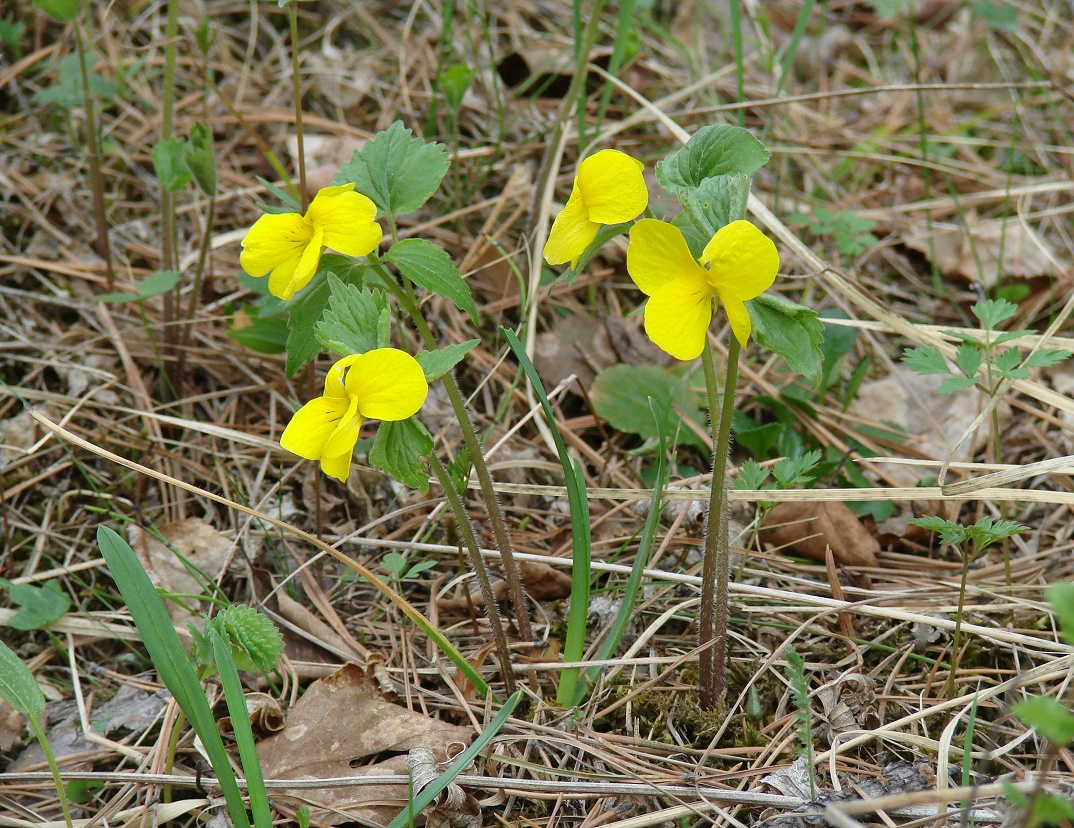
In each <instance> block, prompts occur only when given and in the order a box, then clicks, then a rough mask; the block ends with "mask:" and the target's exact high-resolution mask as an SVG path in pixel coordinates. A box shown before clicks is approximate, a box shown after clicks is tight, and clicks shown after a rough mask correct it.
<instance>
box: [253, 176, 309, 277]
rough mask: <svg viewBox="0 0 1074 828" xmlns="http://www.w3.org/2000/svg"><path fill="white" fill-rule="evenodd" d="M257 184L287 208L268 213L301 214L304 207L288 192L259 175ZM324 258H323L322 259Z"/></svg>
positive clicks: (262, 207) (262, 206)
mask: <svg viewBox="0 0 1074 828" xmlns="http://www.w3.org/2000/svg"><path fill="white" fill-rule="evenodd" d="M254 178H256V179H257V183H258V184H260V185H261V186H262V187H264V188H265V190H267V191H268V192H269V193H270V194H271V195H274V196H276V198H278V199H279V200H280V202H281V203H282V204H283V205H284V206H285V207H286V208H287V209H285V210H266V212H281V213H301V212H302V205H301V204H299V203H298V199H297V198H295V197H294V196H293V195H291V193H289V192H287V191H286V190H282V189H280V188H279V187H277V186H276V185H275V184H273V183H272V182H271V181H269V180H268V179H267V178H262V177H261V176H259V175H255V176H254ZM258 206H259V207H261V209H263V210H264V209H265V207H264V205H258ZM322 258H323V257H322Z"/></svg>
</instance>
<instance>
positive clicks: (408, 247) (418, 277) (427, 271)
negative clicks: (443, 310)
mask: <svg viewBox="0 0 1074 828" xmlns="http://www.w3.org/2000/svg"><path fill="white" fill-rule="evenodd" d="M384 258H385V259H387V260H388V261H389V262H391V263H392V264H394V265H395V266H396V267H397V268H399V270H400V272H401V273H402V274H403V275H404V276H406V277H407V278H408V279H410V281H412V282H414V284H416V285H420V286H421V287H423V288H425V289H426V290H427V291H429V292H430V293H435V294H436V295H437V296H443V297H444V298H445V299H449V300H451V301H452V302H454V303H455V306H456V307H457V308H458V309H459V310H461V311H465V312H466V313H468V314H469V315H470V318H471V319H472V320H473V321H474V323H475V324H476V323H477V305H475V304H474V297H473V295H472V294H471V293H470V286H469V285H468V284H466V282H465V281H464V280H463V278H462V275H461V274H460V273H459V271H458V270H456V269H455V265H454V264H453V263H452V261H451V257H450V256H448V254H447V251H445V250H444V249H443V248H442V247H440V246H439V245H436V244H433V243H432V242H431V241H428V240H427V239H405V240H404V241H401V242H399V243H398V244H394V245H392V247H391V249H390V250H389V251H388V253H387V255H385V257H384Z"/></svg>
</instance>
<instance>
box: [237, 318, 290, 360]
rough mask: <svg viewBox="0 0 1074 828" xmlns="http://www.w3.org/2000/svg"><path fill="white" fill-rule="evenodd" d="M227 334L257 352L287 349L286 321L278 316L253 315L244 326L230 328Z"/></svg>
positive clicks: (281, 351)
mask: <svg viewBox="0 0 1074 828" xmlns="http://www.w3.org/2000/svg"><path fill="white" fill-rule="evenodd" d="M227 335H228V338H229V339H233V340H234V341H235V342H238V343H239V344H240V345H243V346H245V347H247V348H249V349H250V350H251V351H257V353H259V354H282V353H283V352H284V351H285V350H287V339H288V334H287V322H286V321H285V320H284V319H283V318H282V317H280V316H254V317H252V318H251V319H250V324H249V325H247V326H246V327H245V328H231V329H229V330H228V332H227Z"/></svg>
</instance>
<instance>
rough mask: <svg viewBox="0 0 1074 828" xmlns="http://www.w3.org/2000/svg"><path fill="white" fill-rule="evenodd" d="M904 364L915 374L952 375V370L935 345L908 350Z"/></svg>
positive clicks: (904, 356) (904, 357)
mask: <svg viewBox="0 0 1074 828" xmlns="http://www.w3.org/2000/svg"><path fill="white" fill-rule="evenodd" d="M902 364H903V365H905V366H906V367H907V368H909V369H910V370H911V371H913V372H914V373H915V374H950V373H951V369H950V367H948V365H947V360H945V359H944V358H943V354H941V353H940V349H939V348H937V347H936V346H935V345H928V346H926V347H924V348H908V349H907V351H906V353H904V354H903V355H902Z"/></svg>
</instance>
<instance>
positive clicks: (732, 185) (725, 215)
mask: <svg viewBox="0 0 1074 828" xmlns="http://www.w3.org/2000/svg"><path fill="white" fill-rule="evenodd" d="M751 181H752V179H751V178H750V176H748V175H744V174H742V173H733V174H728V175H714V176H712V177H711V178H706V179H704V180H703V181H701V182H700V183H699V184H698V185H697V186H696V187H693V188H690V189H686V190H683V191H682V192H680V193H679V203H680V204H682V210H683V213H685V214H686V215H687V216H688V217H689V219H690V223H691V224H692V225H693V226H694V227H696V228H697V229H698V231H699V232H700V234H701V235H702V236H704V237H706V238H705V240H706V243H707V241H708V239H711V238H712V237H713V236H715V235H716V231H717V230H719V229H720V228H721V227H724V226H725V225H728V224H730V223H731V222H732V221H738V220H739V219H740V218H742V217H743V216H745V215H746V202H747V201H748V200H749V197H750V184H751Z"/></svg>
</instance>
